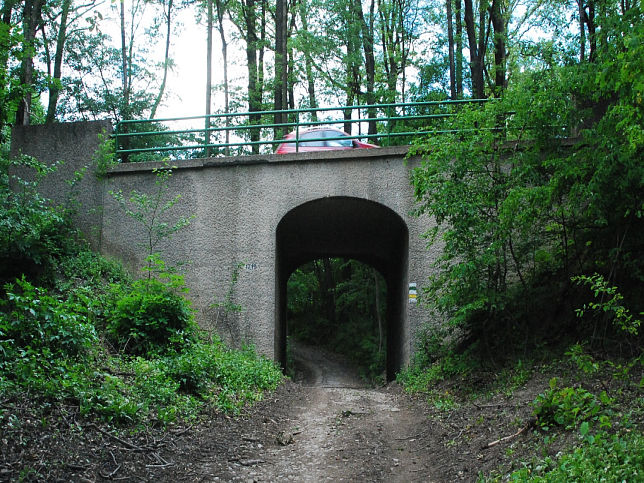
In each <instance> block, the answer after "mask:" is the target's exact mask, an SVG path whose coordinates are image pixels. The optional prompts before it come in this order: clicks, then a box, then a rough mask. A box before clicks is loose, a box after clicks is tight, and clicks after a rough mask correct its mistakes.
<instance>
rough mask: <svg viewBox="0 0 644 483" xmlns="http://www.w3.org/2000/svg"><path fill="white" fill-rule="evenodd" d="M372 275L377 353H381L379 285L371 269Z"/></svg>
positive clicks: (376, 275) (374, 272) (381, 334)
mask: <svg viewBox="0 0 644 483" xmlns="http://www.w3.org/2000/svg"><path fill="white" fill-rule="evenodd" d="M371 272H372V275H373V283H374V290H375V292H376V296H375V300H374V304H375V305H376V321H377V322H378V352H382V341H383V333H384V331H383V330H382V317H381V316H380V283H379V281H378V272H377V271H376V269H375V268H372V269H371Z"/></svg>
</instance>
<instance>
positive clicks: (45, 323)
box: [0, 278, 97, 366]
mask: <svg viewBox="0 0 644 483" xmlns="http://www.w3.org/2000/svg"><path fill="white" fill-rule="evenodd" d="M4 290H5V292H6V298H5V299H2V300H0V310H1V311H0V338H1V339H0V351H1V352H2V356H3V357H2V360H3V362H2V364H3V366H4V365H5V364H7V365H11V364H13V363H14V361H12V359H14V358H40V357H42V358H43V359H48V358H59V357H64V358H66V357H69V358H73V357H77V356H81V355H83V354H85V353H86V352H87V351H88V350H89V348H90V347H91V346H92V345H93V344H95V343H96V341H97V336H96V332H95V330H94V327H93V326H92V325H91V324H89V323H88V322H87V321H86V320H85V314H86V310H85V308H84V307H82V306H80V305H78V304H74V303H70V302H64V301H61V300H59V299H58V298H56V297H54V296H52V295H50V294H49V293H48V292H47V290H45V289H42V288H39V287H34V286H33V285H32V284H31V283H29V282H28V281H27V280H25V278H22V279H19V280H16V283H15V285H14V284H12V283H8V284H6V285H5V286H4Z"/></svg>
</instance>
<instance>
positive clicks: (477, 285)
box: [412, 7, 644, 352]
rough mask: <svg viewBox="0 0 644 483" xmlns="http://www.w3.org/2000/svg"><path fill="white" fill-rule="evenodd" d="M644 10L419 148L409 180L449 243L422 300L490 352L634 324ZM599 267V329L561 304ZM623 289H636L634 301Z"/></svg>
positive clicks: (613, 20) (521, 79)
mask: <svg viewBox="0 0 644 483" xmlns="http://www.w3.org/2000/svg"><path fill="white" fill-rule="evenodd" d="M639 12H640V9H639V7H634V8H633V9H631V10H630V11H629V12H628V14H625V15H623V16H617V15H614V16H612V17H610V18H608V17H607V18H603V19H601V20H600V21H601V22H605V24H604V25H602V28H603V29H605V31H604V34H605V35H607V36H608V37H610V38H614V41H611V42H606V43H605V44H602V47H601V49H600V50H599V52H598V55H597V58H596V59H595V60H594V61H593V62H592V63H580V64H571V65H566V66H557V65H554V64H548V65H546V66H544V67H542V68H540V69H535V70H527V71H526V72H524V73H522V74H517V75H516V78H515V79H514V83H513V85H512V86H510V87H509V88H508V90H507V92H506V94H505V96H504V98H503V99H501V100H498V101H496V102H489V103H487V104H485V105H484V106H481V107H479V108H472V107H469V108H465V109H463V110H462V111H461V112H460V113H459V114H458V115H457V116H455V117H454V118H452V119H451V120H450V123H451V128H452V129H454V130H455V132H454V133H453V134H445V135H442V136H431V137H429V138H427V139H425V140H422V144H421V145H419V146H417V147H415V148H414V149H413V150H412V153H415V154H419V155H422V156H423V161H422V165H421V166H420V167H419V168H416V169H414V171H413V175H412V183H413V185H414V189H415V193H416V197H417V200H418V202H419V208H418V211H419V213H425V214H427V215H430V216H432V217H433V218H434V219H435V220H436V221H437V223H438V226H437V227H436V228H435V229H433V230H431V231H430V232H429V233H428V238H429V240H430V243H434V244H438V243H440V244H441V245H442V247H443V253H442V256H441V257H440V258H439V259H438V261H437V262H436V273H435V274H434V275H432V276H431V277H430V280H429V284H428V288H427V290H428V294H427V297H426V300H430V301H432V303H433V309H434V310H436V311H437V312H439V313H440V314H441V317H442V318H444V319H448V320H449V323H450V324H452V325H455V326H458V327H460V328H462V329H465V333H466V334H467V335H469V336H470V340H471V341H482V342H483V343H482V344H481V347H485V348H487V349H491V352H494V348H495V347H501V346H504V347H515V348H516V350H517V351H523V350H525V349H530V348H531V347H530V346H529V344H528V343H531V344H532V347H534V346H536V345H537V344H538V343H539V342H538V341H539V340H540V339H541V338H543V337H547V336H549V337H552V336H553V332H554V331H557V332H558V333H559V334H558V335H559V336H561V335H570V336H573V337H575V338H577V337H578V335H581V336H582V337H586V336H591V334H594V335H595V339H594V340H593V341H592V343H593V344H597V342H598V341H599V340H603V341H605V340H606V339H607V338H608V337H609V335H610V336H613V335H614V336H615V337H614V340H615V341H616V342H618V343H619V342H620V341H623V340H624V338H625V336H626V335H628V334H629V332H630V333H633V331H634V330H636V325H637V324H636V321H635V320H634V317H633V318H629V315H630V314H628V313H627V312H625V311H624V310H622V309H620V308H619V307H622V308H623V307H626V306H630V307H633V311H634V312H635V313H639V312H640V311H641V307H642V306H643V305H644V300H643V299H642V295H641V290H637V289H636V287H639V286H641V284H642V282H644V265H642V260H644V257H643V256H642V255H643V253H642V245H641V243H640V242H639V238H640V237H639V235H637V233H642V232H643V231H644V217H642V213H643V210H642V207H643V205H642V201H641V200H642V198H641V194H642V179H644V165H643V164H642V162H641V159H642V154H643V152H642V147H643V144H642V135H641V133H642V132H644V115H642V103H641V98H642V82H641V80H640V79H641V78H642V76H643V75H644V71H643V69H644V67H643V66H642V63H641V62H639V61H637V60H636V59H641V49H642V48H641V44H642V43H643V42H642V39H644V29H643V28H642V25H641V22H633V19H634V17H633V16H634V15H637V14H640V15H641V13H639ZM508 113H512V114H508ZM471 126H475V129H469V128H470V127H471ZM468 129H469V131H468ZM465 132H467V134H464V133H465ZM573 136H575V137H574V138H573V139H570V138H571V137H573ZM566 139H568V141H566V142H564V140H566ZM593 272H596V273H598V274H601V275H600V276H603V280H605V285H604V287H603V288H600V287H599V285H598V282H599V279H597V278H593V277H586V278H585V279H584V280H586V281H588V282H589V283H591V284H592V285H593V286H594V287H595V288H594V290H599V292H600V295H603V297H604V298H603V300H602V301H600V302H598V303H600V304H602V305H601V307H600V306H597V307H598V308H600V309H601V310H606V311H607V312H610V313H611V314H612V315H614V316H615V317H604V318H601V319H599V318H598V319H597V320H596V321H595V322H596V323H595V324H593V325H592V326H590V327H589V326H587V325H585V324H577V323H575V319H574V318H572V317H569V316H568V313H565V312H562V310H561V309H567V312H570V309H568V308H567V307H566V306H567V305H568V303H569V301H570V300H571V299H572V300H577V299H581V298H583V297H585V295H584V294H583V293H581V291H578V292H577V291H575V289H574V287H571V285H570V278H571V277H573V276H582V277H583V276H584V275H583V274H586V273H593ZM577 280H580V281H581V280H582V279H577ZM614 285H619V286H620V287H625V288H626V289H627V290H624V291H623V293H622V295H623V297H624V301H623V302H624V303H622V300H621V299H619V298H615V297H613V295H616V294H617V292H614V293H612V294H611V293H609V292H610V291H611V290H613V289H612V288H611V287H613V286H614ZM607 297H608V298H607ZM592 303H596V302H592ZM580 305H581V304H580ZM587 306H588V307H591V306H590V305H587ZM543 307H552V308H553V311H552V313H545V314H544V313H543ZM539 312H541V313H540V317H538V318H537V317H535V315H534V314H536V313H539ZM556 312H558V314H556ZM562 318H563V319H565V322H564V323H563V324H562V323H561V322H562V321H561V319H562ZM544 319H546V322H545V323H544ZM613 320H615V321H616V323H617V326H616V327H615V326H613V325H612V321H613ZM550 323H552V325H548V324H550ZM622 328H624V329H625V330H622ZM616 332H617V334H616ZM619 332H622V333H621V334H620V333H619ZM555 333H556V332H555ZM599 334H601V337H597V335H599ZM555 338H557V339H560V337H555ZM517 339H519V340H521V339H523V340H524V342H523V346H521V345H516V344H510V343H511V342H512V341H513V340H515V341H516V340H517Z"/></svg>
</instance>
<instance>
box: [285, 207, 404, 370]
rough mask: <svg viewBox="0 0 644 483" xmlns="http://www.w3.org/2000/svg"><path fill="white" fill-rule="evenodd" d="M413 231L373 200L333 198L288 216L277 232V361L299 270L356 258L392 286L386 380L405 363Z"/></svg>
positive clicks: (299, 208) (388, 308) (390, 292)
mask: <svg viewBox="0 0 644 483" xmlns="http://www.w3.org/2000/svg"><path fill="white" fill-rule="evenodd" d="M408 252H409V231H408V229H407V225H406V224H405V222H404V220H403V219H402V218H401V217H400V216H399V215H398V214H397V213H396V212H395V211H393V210H392V209H390V208H388V207H386V206H384V205H382V204H380V203H377V202H374V201H370V200H365V199H362V198H352V197H343V196H338V197H329V198H320V199H316V200H313V201H309V202H306V203H304V204H302V205H299V206H297V207H295V208H293V209H292V210H291V211H289V212H288V213H287V214H286V215H284V217H283V218H282V219H281V220H280V222H279V223H278V225H277V229H276V250H275V257H276V260H275V267H276V272H277V273H276V277H275V281H276V284H277V286H276V294H277V298H276V301H275V304H276V305H275V308H276V313H275V322H276V326H275V356H276V359H277V360H279V361H280V362H281V364H282V366H285V362H286V284H287V282H288V279H289V277H290V275H291V273H292V272H293V271H294V270H295V269H296V268H297V267H299V266H300V265H302V264H304V263H306V262H308V261H310V260H314V259H316V258H322V257H345V258H353V259H356V260H359V261H361V262H364V263H367V264H369V265H371V266H373V267H374V268H375V269H376V270H378V271H379V272H380V273H381V274H382V275H383V277H384V279H385V281H386V283H387V315H386V319H387V321H386V325H387V380H392V379H393V378H394V377H395V375H396V372H398V371H399V370H400V368H401V365H402V364H403V362H404V361H403V353H404V351H403V343H404V341H405V340H407V334H406V331H407V320H406V311H405V301H406V297H407V291H406V288H407V287H406V284H407V267H408Z"/></svg>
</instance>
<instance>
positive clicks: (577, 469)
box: [509, 431, 644, 482]
mask: <svg viewBox="0 0 644 483" xmlns="http://www.w3.org/2000/svg"><path fill="white" fill-rule="evenodd" d="M642 468H644V436H642V433H641V432H639V431H633V432H628V433H624V434H612V435H611V434H608V433H607V432H605V431H600V432H598V433H597V434H596V435H595V436H594V437H593V438H592V440H591V439H587V440H584V442H583V443H582V445H581V446H579V447H577V448H575V449H574V451H572V452H569V453H565V454H563V455H561V456H559V457H557V458H551V457H546V458H544V459H543V460H538V461H534V462H532V463H530V464H527V465H526V466H525V467H524V468H522V469H520V470H517V471H515V472H513V473H512V474H511V475H510V477H509V480H510V481H535V482H557V481H640V480H641V479H642Z"/></svg>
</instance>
